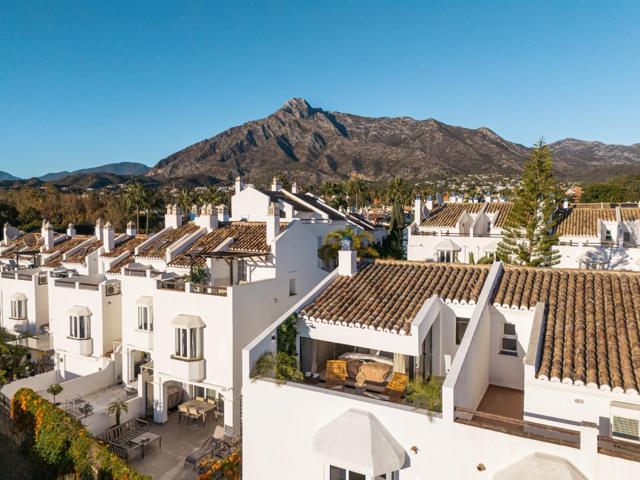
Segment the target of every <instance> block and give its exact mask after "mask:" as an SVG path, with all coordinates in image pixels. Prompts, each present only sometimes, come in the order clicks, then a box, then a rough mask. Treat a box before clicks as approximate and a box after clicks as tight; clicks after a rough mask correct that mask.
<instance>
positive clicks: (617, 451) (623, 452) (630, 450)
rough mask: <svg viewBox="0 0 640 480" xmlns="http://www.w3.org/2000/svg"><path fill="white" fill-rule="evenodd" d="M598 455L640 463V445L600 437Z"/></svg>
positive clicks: (603, 436)
mask: <svg viewBox="0 0 640 480" xmlns="http://www.w3.org/2000/svg"><path fill="white" fill-rule="evenodd" d="M598 453H601V454H603V455H609V456H611V457H618V458H623V459H625V460H631V461H633V462H640V445H639V444H637V443H631V442H625V441H622V440H618V439H614V438H611V437H609V436H605V435H598Z"/></svg>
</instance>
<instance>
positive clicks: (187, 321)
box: [171, 314, 204, 328]
mask: <svg viewBox="0 0 640 480" xmlns="http://www.w3.org/2000/svg"><path fill="white" fill-rule="evenodd" d="M171 325H173V326H174V327H182V328H200V327H204V322H203V321H202V319H201V318H200V317H198V316H197V315H182V314H181V315H178V316H177V317H176V318H174V319H173V320H171Z"/></svg>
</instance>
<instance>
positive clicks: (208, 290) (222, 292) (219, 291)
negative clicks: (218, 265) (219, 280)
mask: <svg viewBox="0 0 640 480" xmlns="http://www.w3.org/2000/svg"><path fill="white" fill-rule="evenodd" d="M189 291H190V292H191V293H203V294H206V295H219V296H222V297H226V296H227V287H212V286H210V285H200V284H196V283H192V284H191V287H190V288H189Z"/></svg>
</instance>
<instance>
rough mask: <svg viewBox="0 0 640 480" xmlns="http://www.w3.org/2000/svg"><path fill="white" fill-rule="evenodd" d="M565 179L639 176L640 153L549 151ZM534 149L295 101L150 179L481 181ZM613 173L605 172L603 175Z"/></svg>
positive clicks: (438, 125) (485, 132) (589, 145)
mask: <svg viewBox="0 0 640 480" xmlns="http://www.w3.org/2000/svg"><path fill="white" fill-rule="evenodd" d="M550 148H551V150H552V151H553V152H554V160H555V166H556V170H557V172H558V173H559V174H560V175H561V176H562V177H564V178H571V179H577V180H581V179H588V178H589V177H590V175H591V174H592V173H594V172H597V173H598V174H599V175H602V174H604V175H606V176H609V177H610V176H615V175H616V174H620V173H629V172H634V171H635V172H639V173H640V152H639V151H638V150H640V146H639V145H632V146H629V147H626V146H620V145H605V144H597V142H582V141H580V140H569V139H567V140H562V141H559V142H555V143H553V144H551V145H550ZM528 155H529V148H527V147H525V146H523V145H520V144H517V143H512V142H509V141H507V140H505V139H503V138H502V137H500V136H499V135H497V134H496V133H495V132H493V131H491V130H490V129H488V128H484V127H482V128H477V129H469V128H463V127H457V126H452V125H447V124H445V123H442V122H439V121H437V120H434V119H428V120H415V119H413V118H409V117H394V118H389V117H383V118H370V117H362V116H358V115H353V114H349V113H340V112H329V111H325V110H323V109H321V108H315V107H312V106H311V105H309V103H308V102H307V101H306V100H304V99H300V98H294V99H291V100H289V101H288V102H287V103H285V104H284V106H283V107H282V108H280V109H279V110H277V111H276V112H274V113H273V114H271V115H269V116H267V117H265V118H263V119H261V120H255V121H250V122H247V123H245V124H243V125H240V126H238V127H233V128H230V129H228V130H226V131H224V132H222V133H219V134H218V135H215V136H213V137H211V138H209V139H207V140H203V141H201V142H198V143H196V144H194V145H191V146H189V147H186V148H184V149H183V150H180V151H178V152H176V153H174V154H173V155H170V156H168V157H167V158H165V159H163V160H161V161H160V162H158V164H157V165H156V166H155V167H153V168H152V169H151V170H149V172H147V174H146V175H148V176H152V177H154V178H157V179H158V180H160V181H163V182H168V181H174V180H176V179H178V178H182V179H187V178H189V179H191V178H198V177H202V176H209V177H215V178H218V179H221V180H232V179H233V178H234V177H235V176H236V175H243V176H247V177H249V179H251V180H253V181H266V180H267V179H269V178H270V177H272V176H273V175H274V174H275V173H277V174H281V175H285V176H289V177H291V178H296V179H298V180H299V181H303V182H307V183H309V182H318V181H322V180H326V179H334V180H337V179H344V178H347V177H349V176H350V175H352V174H353V173H357V174H361V175H363V176H364V177H365V178H368V179H372V180H373V179H389V178H391V177H394V176H401V177H404V178H407V179H415V180H419V179H425V178H433V177H442V176H447V175H461V174H474V173H504V174H517V173H519V172H520V171H521V169H522V165H523V162H524V161H525V159H526V158H527V156H528ZM604 167H606V168H604Z"/></svg>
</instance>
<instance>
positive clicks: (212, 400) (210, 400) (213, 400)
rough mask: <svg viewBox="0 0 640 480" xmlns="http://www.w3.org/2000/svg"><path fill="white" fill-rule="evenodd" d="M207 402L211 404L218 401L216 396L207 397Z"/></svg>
mask: <svg viewBox="0 0 640 480" xmlns="http://www.w3.org/2000/svg"><path fill="white" fill-rule="evenodd" d="M207 403H210V404H211V405H215V404H216V401H215V399H214V398H207Z"/></svg>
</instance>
